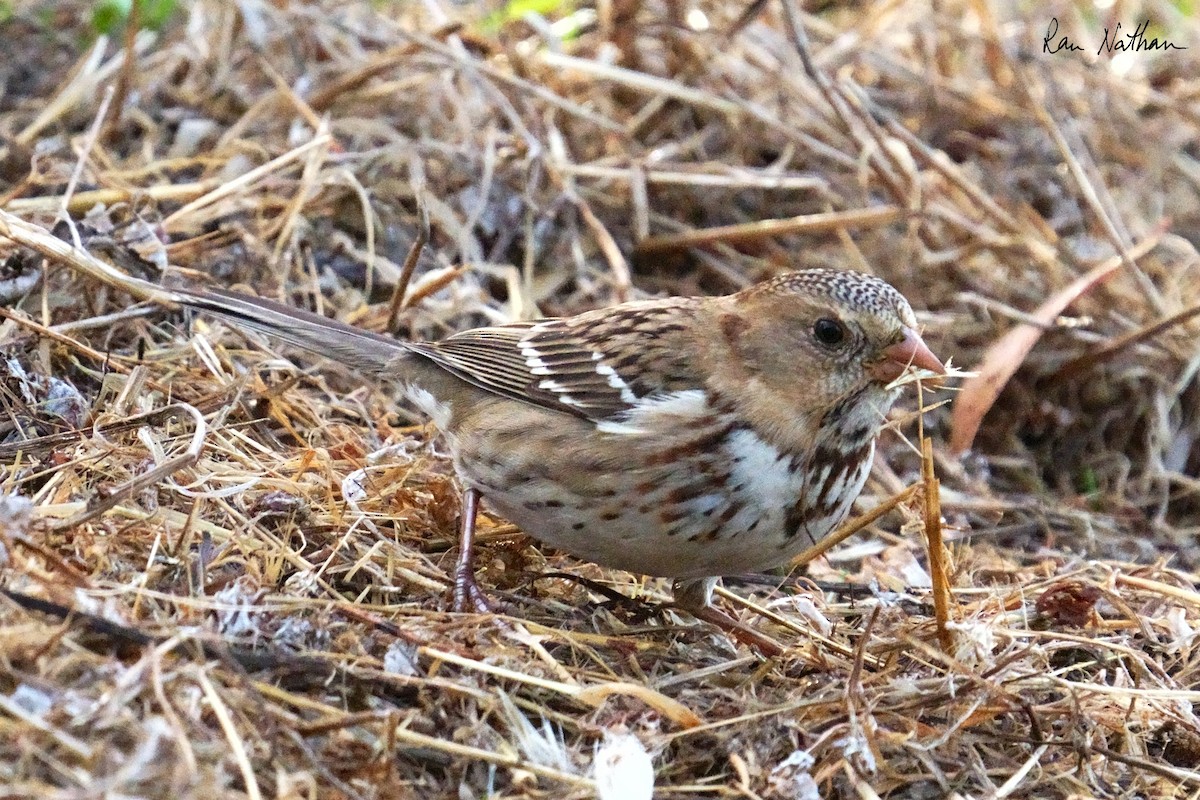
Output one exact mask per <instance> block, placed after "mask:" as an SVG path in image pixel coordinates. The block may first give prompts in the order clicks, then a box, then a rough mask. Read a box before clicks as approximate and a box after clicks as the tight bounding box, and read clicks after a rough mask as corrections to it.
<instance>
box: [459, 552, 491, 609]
mask: <svg viewBox="0 0 1200 800" xmlns="http://www.w3.org/2000/svg"><path fill="white" fill-rule="evenodd" d="M453 609H454V611H456V612H458V613H466V612H471V611H474V612H475V613H476V614H491V613H493V612H494V611H495V609H494V608H493V607H492V604H491V603H490V602H489V601H488V599H487V595H485V594H484V593H483V590H482V589H480V588H479V584H478V583H476V581H475V572H474V570H472V569H471V565H470V564H467V565H465V569H464V568H463V565H462V564H459V565H458V568H456V569H455V570H454V605H453Z"/></svg>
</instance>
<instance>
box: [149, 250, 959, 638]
mask: <svg viewBox="0 0 1200 800" xmlns="http://www.w3.org/2000/svg"><path fill="white" fill-rule="evenodd" d="M171 294H172V295H173V296H172V299H173V300H175V301H176V302H178V303H180V304H182V305H184V306H187V307H190V308H192V309H195V310H198V311H202V312H207V313H209V314H213V315H216V316H217V317H220V318H223V319H225V320H227V321H230V322H232V323H234V324H235V325H238V326H244V327H247V328H252V329H256V330H259V331H262V332H265V333H267V334H270V335H273V336H276V337H279V338H280V339H283V340H284V341H286V342H289V343H291V344H294V345H298V346H299V347H302V348H305V349H307V350H310V351H313V352H314V353H317V354H320V355H323V356H326V357H328V358H331V359H334V360H336V361H340V362H342V363H343V364H346V365H348V366H350V367H352V368H353V369H355V370H357V371H359V372H361V373H362V374H364V375H365V376H367V377H369V378H371V379H372V380H375V381H379V382H382V383H383V384H385V385H388V386H391V387H394V388H395V390H396V391H398V392H399V393H400V394H401V395H403V396H404V397H406V398H407V399H408V400H409V401H410V402H411V403H412V404H414V405H415V406H417V407H418V408H419V409H420V410H422V411H423V412H424V413H425V414H427V415H428V416H429V417H430V418H431V419H432V420H433V422H434V423H435V425H436V426H437V428H438V429H439V430H440V431H441V434H442V435H443V436H444V438H445V441H446V443H447V445H448V450H449V452H450V453H451V454H452V457H453V462H454V469H455V472H456V473H457V477H458V480H459V481H460V483H461V486H462V487H463V498H462V500H463V503H462V516H461V521H460V528H459V536H460V544H461V548H460V551H459V553H460V555H459V558H458V562H457V564H456V568H455V576H454V578H455V583H454V587H455V588H454V608H455V609H456V610H464V609H467V608H468V607H469V606H471V605H472V604H473V605H474V606H475V607H476V608H477V609H480V610H483V609H486V608H487V601H486V598H485V597H484V595H483V593H482V592H481V590H480V589H479V587H478V586H477V585H476V583H475V580H474V573H473V570H472V565H471V555H472V547H471V545H472V541H473V536H474V527H475V516H476V513H477V510H478V504H479V501H480V499H481V498H483V499H484V500H485V502H487V503H488V504H489V505H490V507H491V509H492V510H493V511H494V512H495V513H496V514H498V515H499V516H501V517H503V518H505V519H507V520H508V521H510V522H512V523H514V524H515V525H517V526H518V527H519V528H520V529H521V530H523V531H524V532H525V533H527V534H529V535H530V536H532V537H533V538H535V539H537V540H539V541H541V542H543V543H545V544H547V545H550V546H552V547H555V548H558V549H560V550H564V551H566V552H568V553H570V554H572V555H574V556H577V557H579V558H582V559H586V560H588V561H593V562H595V563H597V564H600V565H603V566H606V567H611V568H616V569H621V570H626V571H629V572H634V573H641V574H645V575H654V576H663V577H669V578H674V579H675V581H674V586H673V589H674V597H675V602H676V605H678V606H680V607H682V608H684V609H685V610H688V611H692V612H693V613H694V614H696V616H698V617H701V618H705V617H704V614H703V613H701V612H703V611H704V610H705V609H708V608H710V607H711V606H710V604H711V600H712V593H713V589H714V587H715V585H716V583H717V581H718V579H719V577H720V576H722V575H731V574H740V573H746V572H759V571H763V570H767V569H770V568H773V567H776V566H780V565H783V564H787V563H788V562H789V560H790V559H791V558H792V557H793V556H795V555H796V554H798V553H799V552H800V551H801V550H803V549H805V547H806V546H807V545H809V544H811V543H812V542H814V541H817V540H819V539H820V538H821V537H823V536H825V535H826V534H828V533H829V532H830V531H832V530H833V529H834V528H835V527H836V526H837V525H838V524H839V523H840V522H841V521H842V520H843V519H844V518H845V517H846V516H847V514H848V513H849V511H850V507H851V505H852V504H853V503H854V500H855V498H857V497H858V494H859V492H860V491H861V490H862V487H863V484H864V482H865V481H866V479H867V474H868V472H869V471H870V467H871V461H872V458H873V457H874V452H875V437H876V434H877V433H878V432H879V430H880V427H881V425H882V424H883V423H884V421H885V419H886V416H887V413H888V410H889V409H890V408H891V406H892V404H893V403H894V402H895V400H896V398H897V396H898V394H899V392H900V389H899V388H897V387H896V386H894V385H893V384H894V383H895V381H896V379H897V378H899V377H901V376H902V375H904V374H905V372H906V371H907V370H908V369H909V368H910V367H916V368H920V369H924V370H929V371H931V372H934V373H938V374H944V373H945V368H944V366H943V365H942V362H941V361H939V360H938V358H937V357H936V356H935V355H934V354H933V353H932V352H931V351H930V350H929V348H928V347H927V346H926V345H925V343H924V342H923V341H922V339H921V336H920V335H919V334H918V332H917V321H916V317H915V316H914V314H913V311H912V308H911V307H910V305H909V303H908V301H907V300H906V299H905V298H904V297H903V296H902V295H901V294H900V292H899V291H897V290H896V289H895V288H894V287H892V286H891V285H890V284H888V283H886V282H885V281H883V280H880V279H879V278H876V277H873V276H871V275H866V274H862V273H857V272H842V271H834V270H828V269H810V270H804V271H800V272H791V273H787V274H783V275H780V276H778V277H775V278H773V279H770V280H767V281H765V282H763V283H759V284H757V285H754V286H751V287H749V288H747V289H744V290H743V291H740V292H737V293H736V294H731V295H727V296H722V297H668V298H663V299H654V300H641V301H633V302H627V303H622V304H620V305H615V306H611V307H607V308H600V309H597V310H593V311H587V312H584V313H581V314H578V315H576V316H570V317H559V318H551V319H541V320H535V321H529V322H514V323H511V324H506V325H495V326H489V327H483V328H475V329H472V330H466V331H463V332H461V333H456V334H454V335H451V336H449V337H448V338H445V339H442V340H440V341H436V342H411V341H402V340H398V339H395V338H392V337H390V336H385V335H382V334H378V333H373V332H370V331H367V330H363V329H360V328H355V327H352V326H349V325H345V324H343V323H341V322H338V321H336V320H333V319H328V318H326V317H323V316H320V315H317V314H313V313H310V312H307V311H303V310H300V309H296V308H292V307H289V306H286V305H283V304H280V303H276V302H273V301H270V300H266V299H262V298H258V297H252V296H247V295H242V294H237V293H233V292H229V291H224V290H193V289H176V290H172V291H171Z"/></svg>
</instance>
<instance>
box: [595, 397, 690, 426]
mask: <svg viewBox="0 0 1200 800" xmlns="http://www.w3.org/2000/svg"><path fill="white" fill-rule="evenodd" d="M709 414H710V410H709V407H708V398H707V397H706V396H705V393H704V390H703V389H685V390H684V391H681V392H671V393H670V394H665V395H658V396H655V397H647V398H643V399H640V400H637V402H636V405H634V407H633V408H631V409H630V410H629V411H627V412H625V413H624V414H622V415H621V418H620V419H617V420H602V421H601V422H598V423H597V424H596V428H597V430H599V431H601V432H603V433H615V434H618V435H620V436H644V435H646V434H648V433H650V432H652V431H655V430H661V429H663V428H664V427H674V425H678V424H679V421H680V418H683V420H684V421H685V424H686V420H697V421H699V420H701V419H703V418H704V417H706V416H708V415H709ZM666 417H673V418H674V420H672V422H673V425H671V426H667V425H664V422H665V420H664V418H666Z"/></svg>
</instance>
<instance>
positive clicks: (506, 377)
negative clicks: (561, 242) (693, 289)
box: [409, 298, 704, 421]
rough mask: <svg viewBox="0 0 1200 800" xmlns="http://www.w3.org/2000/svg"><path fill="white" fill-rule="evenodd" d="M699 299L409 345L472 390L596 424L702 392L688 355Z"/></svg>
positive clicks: (623, 308)
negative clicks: (646, 404) (655, 401)
mask: <svg viewBox="0 0 1200 800" xmlns="http://www.w3.org/2000/svg"><path fill="white" fill-rule="evenodd" d="M698 307H699V305H698V303H696V302H695V301H694V300H689V299H681V298H673V299H670V300H660V301H653V300H652V301H645V302H641V303H627V304H625V305H622V306H617V307H614V308H609V309H600V310H598V311H594V312H588V313H585V314H581V315H579V316H576V317H570V318H565V319H548V320H541V321H538V322H533V323H529V322H523V323H514V324H512V325H497V326H492V327H488V328H475V329H473V330H468V331H463V332H462V333H457V334H454V335H453V336H450V337H448V338H446V339H443V340H442V341H440V342H429V343H421V344H412V345H409V347H410V348H411V349H412V351H413V352H416V353H419V354H420V355H423V356H425V357H426V358H428V359H430V360H431V361H433V362H434V363H435V364H437V365H439V366H440V367H442V368H443V369H445V370H446V371H448V372H450V373H451V374H453V375H456V376H457V377H459V378H461V379H462V380H464V381H467V382H468V383H471V384H472V385H474V386H477V387H479V388H481V389H485V390H487V391H490V392H494V393H496V394H498V395H501V396H503V397H509V398H512V399H516V400H521V401H524V402H528V403H533V404H535V405H539V406H542V407H545V408H551V409H554V410H557V411H562V412H565V413H568V414H572V415H574V416H578V417H583V418H585V419H591V420H596V421H601V420H614V419H622V418H626V417H627V416H628V414H629V412H631V411H632V410H634V409H635V408H637V407H639V406H640V405H641V404H642V403H643V401H644V400H646V399H648V398H654V397H659V396H662V395H665V394H668V393H671V392H677V391H685V390H689V389H698V388H703V386H704V384H703V379H702V376H700V375H699V374H698V373H697V371H696V369H695V365H694V364H693V363H690V362H689V361H687V360H686V359H685V358H684V356H683V353H684V352H687V350H688V348H686V347H681V346H680V345H681V343H682V337H684V336H686V335H688V333H689V331H690V330H691V326H690V325H688V324H686V323H687V321H688V320H687V318H689V317H692V316H694V315H695V314H696V311H697V309H698Z"/></svg>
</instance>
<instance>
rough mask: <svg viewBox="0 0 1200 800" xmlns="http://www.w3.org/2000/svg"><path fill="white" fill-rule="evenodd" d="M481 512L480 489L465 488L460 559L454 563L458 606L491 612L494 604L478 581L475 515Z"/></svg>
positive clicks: (459, 540)
mask: <svg viewBox="0 0 1200 800" xmlns="http://www.w3.org/2000/svg"><path fill="white" fill-rule="evenodd" d="M478 514H479V490H478V489H471V488H468V489H465V490H464V491H463V497H462V516H461V517H460V518H459V521H458V561H457V562H456V563H455V565H454V610H455V611H467V610H468V609H472V608H473V609H474V610H475V611H476V612H478V613H480V614H487V613H489V612H491V610H492V606H491V604H490V603H488V600H487V597H486V596H484V594H483V590H482V589H480V588H479V584H478V583H476V582H475V566H474V563H473V562H474V560H475V517H476V516H477V515H478Z"/></svg>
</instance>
